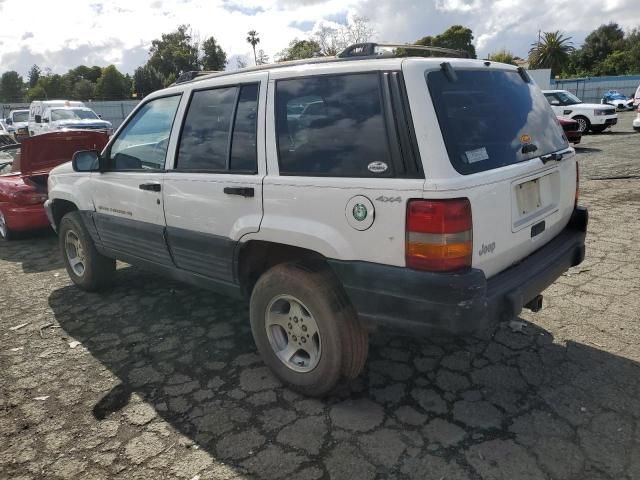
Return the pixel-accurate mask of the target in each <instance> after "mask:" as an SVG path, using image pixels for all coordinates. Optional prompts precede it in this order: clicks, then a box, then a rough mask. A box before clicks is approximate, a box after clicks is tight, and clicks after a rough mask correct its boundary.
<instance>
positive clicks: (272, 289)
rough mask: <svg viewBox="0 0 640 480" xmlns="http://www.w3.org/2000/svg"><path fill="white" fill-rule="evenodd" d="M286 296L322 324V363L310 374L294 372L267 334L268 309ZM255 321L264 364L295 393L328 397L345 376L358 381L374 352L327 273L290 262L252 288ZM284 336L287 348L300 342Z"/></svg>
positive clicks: (252, 309)
mask: <svg viewBox="0 0 640 480" xmlns="http://www.w3.org/2000/svg"><path fill="white" fill-rule="evenodd" d="M283 296H286V297H288V298H291V299H294V300H298V301H299V302H300V303H301V304H302V306H303V308H304V309H306V310H305V311H307V312H308V313H309V315H310V316H311V320H312V321H314V322H315V324H317V330H318V334H319V337H318V338H319V344H320V348H319V352H320V353H319V355H318V358H319V359H318V360H317V364H316V365H315V367H314V368H312V369H311V370H309V371H305V372H299V371H295V370H293V369H292V367H290V366H288V365H287V364H286V363H285V361H284V360H281V359H280V358H279V357H278V355H277V354H276V350H275V348H274V347H272V340H270V339H269V334H267V322H268V309H270V308H272V307H271V306H272V305H274V301H276V300H277V299H278V298H281V297H283ZM289 313H290V312H289ZM287 314H288V313H285V315H287ZM250 316H251V330H252V332H253V338H254V340H255V343H256V346H257V347H258V351H259V352H260V354H261V356H262V359H263V360H264V362H265V363H266V364H267V366H268V367H269V368H270V369H271V371H272V372H273V373H274V374H275V375H276V376H277V377H278V378H279V379H280V380H282V381H283V382H284V383H285V384H286V385H287V386H289V387H290V388H291V389H293V390H296V391H298V392H300V393H302V394H304V395H308V396H323V395H326V394H328V393H330V392H331V391H332V390H333V389H334V387H335V386H336V384H337V383H338V382H339V381H340V379H341V378H342V377H345V378H347V379H353V378H355V377H357V376H358V375H359V374H360V372H361V371H362V369H363V368H364V365H365V363H366V360H367V353H368V348H369V339H368V332H367V329H366V327H365V326H364V325H363V324H362V322H361V321H360V319H359V318H358V316H357V314H356V312H355V310H354V309H353V307H352V306H351V303H350V302H349V300H348V298H347V297H346V295H345V293H344V291H343V289H342V287H341V285H340V283H339V282H338V280H337V279H336V278H335V276H334V275H333V274H332V272H331V271H330V270H329V269H328V268H325V269H321V270H320V271H316V270H313V269H307V268H305V267H304V266H303V265H299V264H291V263H287V264H281V265H277V266H275V267H273V268H272V269H271V270H269V271H267V272H266V273H265V274H263V275H262V276H261V277H260V279H259V280H258V282H257V283H256V285H255V287H254V289H253V292H252V295H251V308H250ZM289 318H291V317H289ZM289 329H291V325H290V326H289ZM283 332H285V338H286V339H287V340H286V341H287V345H289V344H290V342H291V339H292V338H293V339H296V336H295V335H290V334H291V332H286V331H285V330H284V329H283ZM294 333H295V332H294ZM292 343H295V342H292ZM294 347H295V345H294ZM295 348H297V347H295Z"/></svg>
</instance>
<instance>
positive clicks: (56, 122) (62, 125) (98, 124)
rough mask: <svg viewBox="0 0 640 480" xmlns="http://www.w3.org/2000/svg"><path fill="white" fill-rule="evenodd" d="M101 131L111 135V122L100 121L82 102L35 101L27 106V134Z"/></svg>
mask: <svg viewBox="0 0 640 480" xmlns="http://www.w3.org/2000/svg"><path fill="white" fill-rule="evenodd" d="M64 129H67V130H101V131H104V132H107V134H108V135H111V134H113V125H111V122H108V121H106V120H102V119H101V118H100V117H99V116H98V115H97V114H96V112H94V111H93V110H91V109H90V108H88V107H87V106H85V104H84V103H82V102H77V101H71V100H43V101H40V100H36V101H33V102H31V105H30V106H29V134H30V135H40V134H41V133H47V132H54V131H56V130H64Z"/></svg>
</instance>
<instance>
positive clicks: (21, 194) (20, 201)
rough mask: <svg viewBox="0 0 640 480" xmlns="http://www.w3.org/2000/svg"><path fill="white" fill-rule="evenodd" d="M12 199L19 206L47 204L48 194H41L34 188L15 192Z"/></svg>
mask: <svg viewBox="0 0 640 480" xmlns="http://www.w3.org/2000/svg"><path fill="white" fill-rule="evenodd" d="M11 197H12V198H13V202H14V203H16V204H17V205H37V204H39V203H44V202H45V200H46V199H47V194H46V193H42V192H39V191H38V190H36V189H35V188H33V187H27V188H22V189H20V190H18V191H17V192H14V193H13V194H12V195H11Z"/></svg>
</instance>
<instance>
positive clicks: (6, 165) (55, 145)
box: [0, 130, 109, 240]
mask: <svg viewBox="0 0 640 480" xmlns="http://www.w3.org/2000/svg"><path fill="white" fill-rule="evenodd" d="M108 140H109V137H108V135H107V134H106V133H104V132H92V131H86V130H77V131H60V132H52V133H46V134H43V135H38V136H35V137H30V138H27V139H25V140H23V141H22V143H18V144H15V145H5V146H2V147H0V238H2V239H4V240H9V239H10V238H11V236H12V234H13V233H14V232H20V231H25V230H35V229H39V228H46V227H48V226H49V220H48V219H47V215H46V213H45V211H44V208H43V206H42V204H43V203H44V201H45V200H46V199H47V178H48V177H49V171H51V169H52V168H54V167H56V166H58V165H60V164H62V163H65V162H68V161H70V160H71V157H72V156H73V154H74V153H75V152H77V151H79V150H98V151H100V150H102V149H103V148H104V146H105V145H106V144H107V141H108Z"/></svg>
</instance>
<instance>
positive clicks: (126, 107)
mask: <svg viewBox="0 0 640 480" xmlns="http://www.w3.org/2000/svg"><path fill="white" fill-rule="evenodd" d="M139 102H140V101H139V100H119V101H99V102H84V104H85V105H86V106H87V107H89V108H90V109H92V110H93V111H94V112H96V113H97V114H98V115H100V116H101V118H102V119H103V120H108V121H110V122H111V123H112V124H113V128H118V127H119V126H120V124H121V123H122V122H123V121H124V119H125V118H127V116H128V115H129V114H130V113H131V112H132V111H133V109H134V108H135V107H136V105H137V104H138V103H139ZM26 108H29V104H28V103H5V104H2V105H0V118H6V117H7V115H9V112H10V111H11V110H18V109H26Z"/></svg>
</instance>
